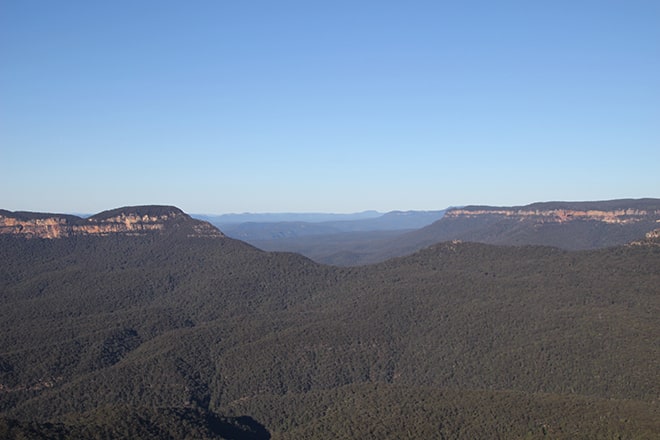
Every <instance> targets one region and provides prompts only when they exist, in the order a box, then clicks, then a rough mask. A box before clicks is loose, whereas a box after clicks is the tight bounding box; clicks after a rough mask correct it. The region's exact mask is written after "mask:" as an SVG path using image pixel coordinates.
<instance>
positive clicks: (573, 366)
mask: <svg viewBox="0 0 660 440" xmlns="http://www.w3.org/2000/svg"><path fill="white" fill-rule="evenodd" d="M0 263H1V264H0V305H1V307H0V330H1V331H0V384H2V386H1V388H0V438H83V439H84V438H90V439H92V438H105V439H108V438H149V439H151V438H173V439H174V438H235V439H242V438H245V439H263V438H273V439H294V438H295V439H300V438H310V439H311V438H328V439H330V438H374V439H376V438H378V439H380V438H465V439H472V438H506V439H508V438H567V439H568V438H594V439H595V438H611V439H617V438H646V439H652V438H658V437H659V436H660V408H659V403H658V397H659V396H660V339H659V336H658V335H660V318H659V316H660V247H658V246H657V245H655V246H654V245H651V244H649V245H638V246H622V247H614V248H608V249H601V250H592V251H580V252H568V251H562V250H558V249H555V248H548V247H538V246H525V247H503V246H492V245H485V244H475V243H452V242H447V243H441V244H438V245H434V246H431V247H429V248H427V249H424V250H422V251H420V252H418V253H416V254H414V255H411V256H408V257H402V258H397V259H393V260H389V261H386V262H384V263H381V264H377V265H373V266H364V267H353V268H336V267H330V266H323V265H319V264H316V263H314V262H312V261H311V260H308V259H306V258H304V257H302V256H299V255H296V254H274V253H266V252H262V251H259V250H257V249H255V248H253V247H251V246H249V245H247V244H245V243H242V242H238V241H235V240H232V239H229V238H213V239H211V238H200V237H187V236H186V235H184V234H169V235H168V234H160V235H155V234H154V235H147V236H140V237H127V236H109V237H91V236H78V237H71V238H67V239H60V240H42V239H31V240H28V239H23V238H16V237H10V236H0Z"/></svg>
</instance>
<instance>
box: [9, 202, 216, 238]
mask: <svg viewBox="0 0 660 440" xmlns="http://www.w3.org/2000/svg"><path fill="white" fill-rule="evenodd" d="M173 232H179V233H184V234H187V235H189V236H195V237H223V236H224V235H223V234H222V233H221V232H220V231H219V230H218V229H217V228H215V227H214V226H213V225H211V224H210V223H208V222H203V221H200V220H195V219H193V218H192V217H190V216H189V215H188V214H186V213H184V212H183V211H182V210H180V209H179V208H176V207H174V206H157V205H151V206H127V207H123V208H117V209H112V210H109V211H104V212H101V213H98V214H95V215H93V216H91V217H88V218H82V217H78V216H74V215H66V214H49V213H35V212H20V211H19V212H11V211H6V210H0V234H9V235H14V236H19V237H25V238H47V239H56V238H64V237H75V236H108V235H147V234H152V233H173Z"/></svg>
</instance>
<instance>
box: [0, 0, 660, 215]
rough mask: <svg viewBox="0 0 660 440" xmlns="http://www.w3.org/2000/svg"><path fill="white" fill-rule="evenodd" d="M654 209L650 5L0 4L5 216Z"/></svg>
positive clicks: (654, 76)
mask: <svg viewBox="0 0 660 440" xmlns="http://www.w3.org/2000/svg"><path fill="white" fill-rule="evenodd" d="M641 197H660V1H657V0H533V1H531V0H519V1H498V0H488V1H475V0H465V1H441V0H434V1H424V0H406V1H386V0H379V1H371V0H364V1H360V0H352V1H346V0H304V1H303V0H300V1H289V0H277V1H275V0H213V1H211V0H190V1H183V0H182V1H170V0H158V1H155V0H152V1H148V0H113V1H102V0H96V1H92V0H62V1H52V0H0V208H2V209H9V210H27V211H40V212H69V213H94V212H99V211H103V210H106V209H112V208H116V207H121V206H129V205H144V204H166V205H175V206H178V207H180V208H181V209H183V210H184V211H186V212H189V213H206V214H221V213H231V212H338V213H348V212H358V211H363V210H372V209H374V210H379V211H382V212H386V211H391V210H413V209H415V210H435V209H444V208H446V207H449V206H460V205H468V204H480V205H496V206H511V205H524V204H528V203H532V202H537V201H552V200H609V199H617V198H641Z"/></svg>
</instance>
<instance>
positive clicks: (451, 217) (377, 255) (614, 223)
mask: <svg viewBox="0 0 660 440" xmlns="http://www.w3.org/2000/svg"><path fill="white" fill-rule="evenodd" d="M658 225H660V199H622V200H610V201H597V202H547V203H534V204H531V205H526V206H517V207H489V206H467V207H463V208H453V209H449V210H447V212H446V213H445V215H444V216H443V217H442V219H440V220H438V221H437V222H434V223H433V224H431V225H429V226H426V227H424V228H421V229H419V230H416V231H411V232H409V233H406V234H402V235H400V236H398V237H395V238H393V239H392V240H390V241H388V242H376V243H374V244H373V245H372V246H369V247H366V248H364V249H363V250H362V251H361V253H360V254H358V255H356V257H355V261H357V262H358V264H368V263H375V262H379V261H384V260H386V259H388V258H392V257H397V256H402V255H407V254H411V253H413V252H415V251H417V250H419V249H422V248H424V247H426V246H430V245H432V244H434V243H439V242H442V241H449V240H463V241H474V242H479V243H488V244H503V245H516V246H520V245H529V244H534V245H542V246H554V247H559V248H562V249H567V250H583V249H598V248H603V247H608V246H618V245H622V244H626V243H629V242H631V241H634V240H638V239H641V238H643V237H644V234H645V233H647V232H649V231H651V230H653V229H656V228H658Z"/></svg>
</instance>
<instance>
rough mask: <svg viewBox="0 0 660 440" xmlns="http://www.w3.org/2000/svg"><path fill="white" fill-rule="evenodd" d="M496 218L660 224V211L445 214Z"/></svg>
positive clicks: (465, 211)
mask: <svg viewBox="0 0 660 440" xmlns="http://www.w3.org/2000/svg"><path fill="white" fill-rule="evenodd" d="M480 216H495V217H502V218H508V219H512V220H520V221H522V220H532V221H534V222H537V223H567V222H571V221H575V220H587V221H597V222H603V223H610V224H628V223H636V222H640V221H648V220H649V219H653V220H655V221H657V222H660V209H657V210H645V209H615V210H594V209H589V210H574V209H545V210H543V209H527V208H520V209H517V208H511V209H507V208H493V209H469V208H468V209H452V210H450V211H447V212H446V213H445V217H447V218H454V219H458V218H475V217H480Z"/></svg>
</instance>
